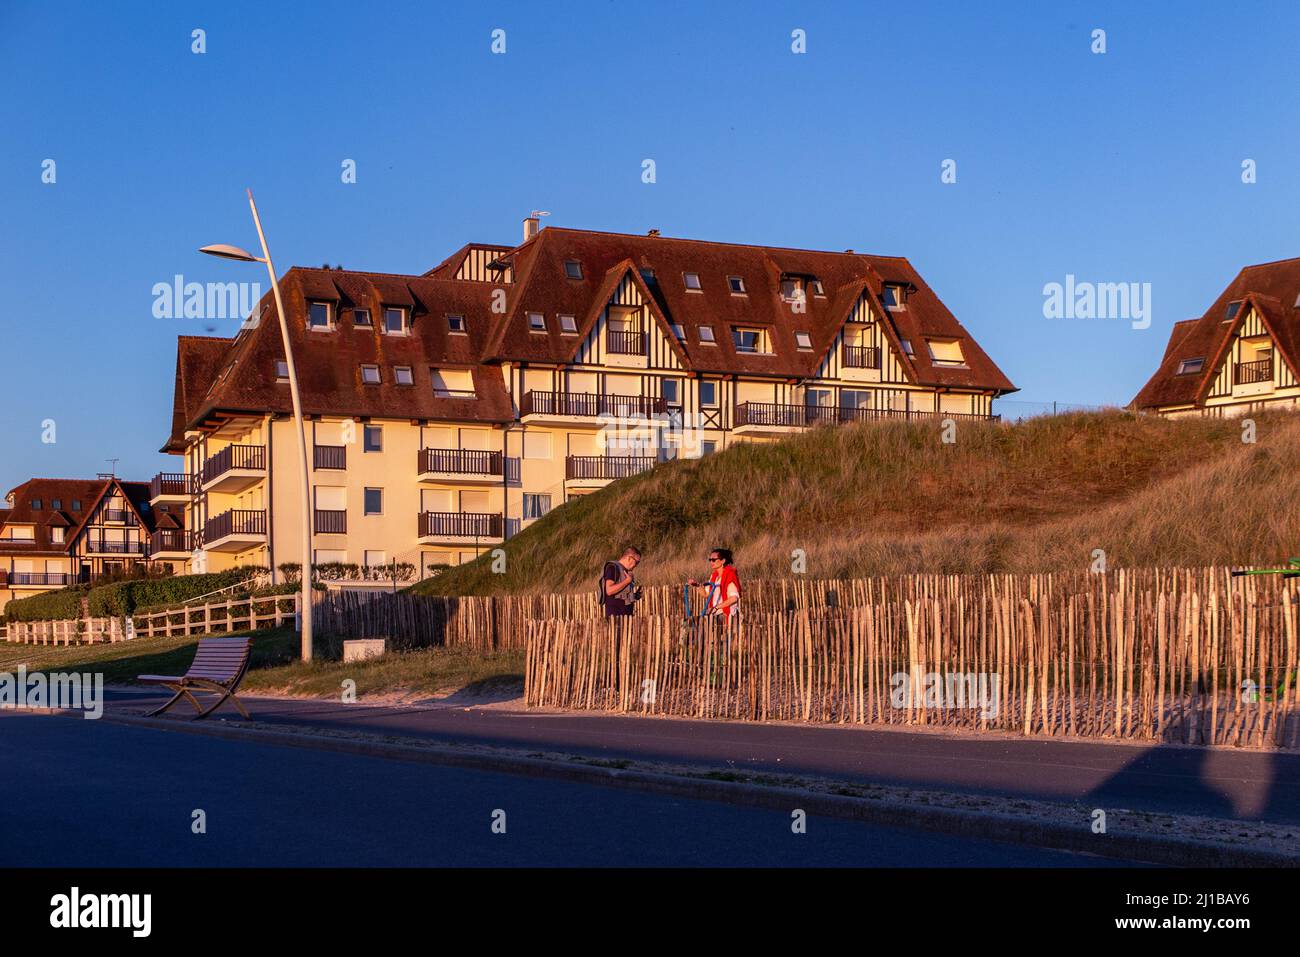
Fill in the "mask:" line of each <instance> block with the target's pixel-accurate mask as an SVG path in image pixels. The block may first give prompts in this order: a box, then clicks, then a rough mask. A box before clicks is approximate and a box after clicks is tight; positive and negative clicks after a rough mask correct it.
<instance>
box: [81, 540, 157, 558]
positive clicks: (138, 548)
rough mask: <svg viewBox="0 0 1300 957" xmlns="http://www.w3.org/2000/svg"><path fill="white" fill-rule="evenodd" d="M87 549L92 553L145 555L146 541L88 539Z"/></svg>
mask: <svg viewBox="0 0 1300 957" xmlns="http://www.w3.org/2000/svg"><path fill="white" fill-rule="evenodd" d="M86 551H87V553H89V554H91V555H143V554H144V552H145V547H144V542H106V541H94V540H92V541H88V542H86Z"/></svg>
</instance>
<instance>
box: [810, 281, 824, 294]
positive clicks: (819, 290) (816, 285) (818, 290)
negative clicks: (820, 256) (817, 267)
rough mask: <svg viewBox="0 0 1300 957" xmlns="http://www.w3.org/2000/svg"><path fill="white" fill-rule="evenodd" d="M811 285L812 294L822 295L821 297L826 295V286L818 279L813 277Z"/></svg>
mask: <svg viewBox="0 0 1300 957" xmlns="http://www.w3.org/2000/svg"><path fill="white" fill-rule="evenodd" d="M812 287H813V295H814V296H822V297H823V298H824V297H825V296H826V288H825V287H824V286H823V285H822V281H821V280H820V279H814V280H813V281H812Z"/></svg>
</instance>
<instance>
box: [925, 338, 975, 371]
mask: <svg viewBox="0 0 1300 957" xmlns="http://www.w3.org/2000/svg"><path fill="white" fill-rule="evenodd" d="M925 344H926V346H927V347H928V348H929V350H930V361H931V362H933V363H934V364H935V365H937V366H963V367H964V366H965V365H966V357H965V356H963V355H962V351H961V343H960V342H959V341H958V340H956V339H927V340H926V343H925Z"/></svg>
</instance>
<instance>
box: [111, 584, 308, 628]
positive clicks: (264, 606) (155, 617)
mask: <svg viewBox="0 0 1300 957" xmlns="http://www.w3.org/2000/svg"><path fill="white" fill-rule="evenodd" d="M300 600H301V599H300V597H299V596H298V595H296V594H293V595H264V596H262V597H260V598H230V599H227V600H226V601H218V602H208V601H205V602H204V603H203V604H201V605H200V604H190V605H185V606H180V607H176V608H164V609H161V610H158V611H149V612H144V613H137V614H136V615H135V616H134V618H135V633H136V636H137V637H139V638H156V637H160V636H165V637H167V638H180V637H189V636H190V635H209V634H215V633H218V632H229V631H254V630H256V629H258V628H278V627H280V626H281V625H283V624H285V623H286V622H291V623H294V624H295V625H296V621H297V615H298V603H299V601H300Z"/></svg>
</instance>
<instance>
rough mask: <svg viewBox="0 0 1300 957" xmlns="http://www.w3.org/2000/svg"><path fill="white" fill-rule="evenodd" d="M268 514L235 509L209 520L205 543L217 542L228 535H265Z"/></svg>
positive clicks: (204, 538) (205, 529) (204, 526)
mask: <svg viewBox="0 0 1300 957" xmlns="http://www.w3.org/2000/svg"><path fill="white" fill-rule="evenodd" d="M265 534H266V512H264V511H262V510H261V509H246V508H233V509H231V510H230V511H228V512H222V513H221V514H220V515H217V516H215V517H213V518H210V519H208V520H207V522H205V523H204V525H203V541H204V542H215V541H217V539H220V538H225V537H226V536H227V535H265Z"/></svg>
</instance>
